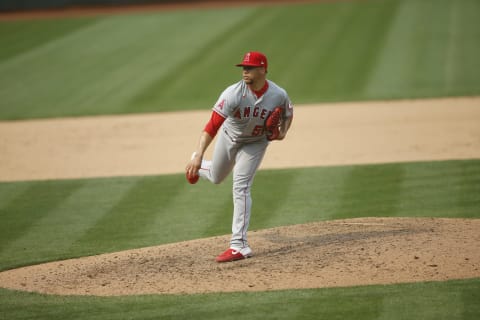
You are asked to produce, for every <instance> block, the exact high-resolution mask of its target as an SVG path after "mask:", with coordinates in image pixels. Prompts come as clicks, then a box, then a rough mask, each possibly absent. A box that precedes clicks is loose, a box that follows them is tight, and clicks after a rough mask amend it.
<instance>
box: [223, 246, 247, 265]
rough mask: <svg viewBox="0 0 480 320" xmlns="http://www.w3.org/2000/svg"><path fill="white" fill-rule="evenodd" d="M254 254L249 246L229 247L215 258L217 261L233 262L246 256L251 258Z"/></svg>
mask: <svg viewBox="0 0 480 320" xmlns="http://www.w3.org/2000/svg"><path fill="white" fill-rule="evenodd" d="M251 256H252V250H251V249H250V248H249V247H245V248H243V249H239V250H237V249H232V248H229V249H227V250H226V251H225V252H224V253H222V254H221V255H219V256H218V257H217V258H216V259H215V260H217V262H231V261H235V260H242V259H245V258H250V257H251Z"/></svg>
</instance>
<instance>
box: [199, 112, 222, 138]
mask: <svg viewBox="0 0 480 320" xmlns="http://www.w3.org/2000/svg"><path fill="white" fill-rule="evenodd" d="M224 121H225V118H224V117H222V116H221V115H220V114H218V113H217V112H215V111H213V112H212V116H211V117H210V121H208V123H207V125H206V126H205V128H204V129H203V130H204V131H205V132H207V133H208V134H209V135H210V137H212V138H214V137H215V136H216V135H217V131H218V129H220V127H221V126H222V124H223V122H224Z"/></svg>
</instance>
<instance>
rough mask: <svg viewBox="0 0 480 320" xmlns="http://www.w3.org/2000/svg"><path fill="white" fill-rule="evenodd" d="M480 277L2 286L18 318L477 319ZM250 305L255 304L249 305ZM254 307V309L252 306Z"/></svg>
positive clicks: (5, 304)
mask: <svg viewBox="0 0 480 320" xmlns="http://www.w3.org/2000/svg"><path fill="white" fill-rule="evenodd" d="M479 289H480V279H471V280H457V281H446V282H427V283H410V284H400V285H382V286H361V287H353V288H325V289H310V290H285V291H269V292H249V293H245V292H236V293H222V294H202V295H200V294H199V295H147V296H125V297H87V296H84V297H62V296H54V295H51V296H46V295H39V294H32V293H25V292H12V291H7V290H4V289H0V309H1V310H2V311H3V314H4V315H5V317H7V318H8V319H11V320H17V319H33V318H34V319H39V320H40V319H48V320H52V319H65V318H68V319H85V317H86V313H87V312H88V319H191V318H192V315H194V318H195V319H222V320H225V319H238V314H242V315H243V316H244V317H245V318H247V319H259V320H264V319H350V318H351V317H352V314H354V315H355V319H360V320H367V319H389V320H395V319H425V320H437V319H477V318H478V316H479V315H480V305H479V304H478V303H477V301H478V299H480V290H479ZM245 306H250V308H245ZM253 306H254V308H253Z"/></svg>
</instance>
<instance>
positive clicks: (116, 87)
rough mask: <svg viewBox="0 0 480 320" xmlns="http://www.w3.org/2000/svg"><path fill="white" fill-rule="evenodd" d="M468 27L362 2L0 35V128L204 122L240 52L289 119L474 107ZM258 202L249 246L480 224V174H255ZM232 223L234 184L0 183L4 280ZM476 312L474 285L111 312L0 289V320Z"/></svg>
mask: <svg viewBox="0 0 480 320" xmlns="http://www.w3.org/2000/svg"><path fill="white" fill-rule="evenodd" d="M479 14H480V2H478V1H475V0H385V1H380V0H378V1H377V0H366V1H360V2H357V1H352V2H338V3H336V2H327V3H321V4H302V5H293V6H275V7H259V6H249V7H241V8H229V9H209V10H201V11H196V10H191V11H181V12H175V11H172V12H163V13H162V12H156V13H144V14H131V15H117V16H97V17H89V18H71V19H54V20H53V19H47V20H26V21H16V22H12V21H9V22H6V21H3V22H0V119H5V120H12V119H29V118H44V117H62V116H83V115H96V114H114V113H115V114H117V113H137V112H158V111H167V110H186V109H209V108H210V107H211V105H212V104H213V103H214V101H215V100H216V98H217V96H218V95H219V93H220V91H221V90H222V89H223V88H224V87H225V86H226V85H227V84H229V83H231V82H234V81H237V80H238V79H239V70H238V69H236V68H235V67H233V65H234V64H235V63H237V62H238V60H240V59H241V56H242V55H243V52H245V51H248V50H251V49H256V50H261V51H264V52H265V53H267V55H268V56H269V57H270V72H269V74H270V77H271V79H272V80H274V81H276V82H277V83H279V84H280V85H282V86H284V87H285V88H286V89H287V90H288V92H289V94H290V96H291V98H292V100H293V101H294V102H295V103H307V102H321V101H342V100H367V99H397V98H421V97H441V96H459V95H478V94H479V92H480V73H479V72H478V70H480V60H479V59H478V57H479V56H480V42H479V41H478V38H479V30H480V28H479V26H480V22H479V21H480V20H478V16H479ZM187 21H188V23H187ZM259 30H260V31H261V32H259ZM292 130H294V128H293V129H292ZM446 134H447V133H446ZM0 142H1V137H0ZM0 146H1V144H0ZM0 152H1V151H0ZM0 157H1V153H0ZM275 190H278V192H279V193H281V194H285V195H286V196H285V198H284V199H278V197H276V196H275ZM252 192H253V197H254V207H253V210H254V211H253V217H252V221H251V230H256V229H263V228H269V227H274V226H281V225H288V224H297V223H304V222H309V221H319V220H330V219H343V218H353V217H370V216H385V217H395V216H398V217H400V216H401V217H450V218H480V160H475V159H473V160H468V161H467V160H463V161H455V160H452V161H441V162H422V163H398V164H384V165H362V166H339V167H328V168H308V169H289V170H263V171H261V172H259V173H258V175H257V177H256V182H255V186H254V188H253V191H252ZM272 203H273V205H272ZM212 204H213V205H212ZM231 211H232V204H231V181H226V182H225V183H223V184H221V185H210V184H206V183H203V184H202V185H201V186H200V185H198V186H195V187H192V186H190V185H188V184H187V183H186V182H185V178H184V175H183V174H178V175H167V176H153V177H128V178H127V177H112V178H103V179H81V180H60V181H54V180H52V181H26V182H8V183H7V182H4V183H0V221H1V223H0V270H5V269H10V268H14V267H18V266H24V265H30V264H35V263H41V262H46V261H53V260H58V259H64V258H70V257H79V256H84V255H91V254H97V253H104V252H113V251H117V250H124V249H131V248H139V247H144V246H152V245H159V244H163V243H171V242H176V241H181V240H189V239H195V238H201V237H208V236H213V235H221V234H228V233H229V232H230V224H231ZM479 298H480V279H471V280H462V281H449V282H438V283H436V282H433V283H416V284H404V285H389V286H366V287H353V288H335V289H315V290H289V291H278V292H259V293H230V294H207V295H173V296H164V295H150V296H135V297H111V298H98V297H60V296H47V295H41V294H34V293H24V292H16V291H10V290H5V289H0V319H9V320H10V319H13V320H17V319H233V318H238V317H239V316H242V317H245V318H248V319H353V318H354V319H365V320H366V319H478V318H479V317H480V307H479V304H478V301H479Z"/></svg>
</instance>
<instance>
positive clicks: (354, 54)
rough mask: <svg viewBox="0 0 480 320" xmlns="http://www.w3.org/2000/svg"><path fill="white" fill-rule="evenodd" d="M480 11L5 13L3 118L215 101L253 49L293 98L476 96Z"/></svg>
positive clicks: (412, 5)
mask: <svg viewBox="0 0 480 320" xmlns="http://www.w3.org/2000/svg"><path fill="white" fill-rule="evenodd" d="M479 13H480V2H478V1H476V0H369V1H352V2H343V1H341V2H328V3H318V4H315V3H314V4H301V5H294V6H292V5H290V6H273V7H270V6H269V7H261V6H251V7H240V8H227V9H217V10H214V9H212V10H199V11H195V10H186V11H177V12H156V13H144V14H132V15H117V16H97V17H90V18H75V19H56V20H48V19H47V20H32V21H28V20H27V21H16V22H12V21H8V22H6V21H4V22H0V97H1V99H0V119H20V118H36V117H58V116H80V115H87V114H88V115H95V114H106V113H109V114H111V113H136V112H158V111H166V110H178V109H209V108H210V107H211V106H212V104H213V103H214V102H215V101H216V98H217V97H218V95H219V94H220V92H221V91H222V90H223V89H224V88H225V87H226V85H228V84H230V83H233V82H234V81H237V80H238V79H239V76H240V73H239V72H240V70H239V69H237V68H235V67H233V65H234V64H235V63H237V62H239V61H240V59H241V56H242V55H243V53H244V52H245V51H249V50H252V49H255V50H261V51H264V52H265V53H266V54H267V55H268V56H269V57H270V77H271V78H272V79H273V80H274V81H276V82H278V83H279V84H280V85H282V86H284V87H285V88H287V89H288V92H289V93H290V96H291V98H292V99H293V101H294V102H295V103H316V102H321V101H340V100H367V99H396V98H421V97H434V96H435V97H437V96H454V95H457V96H458V95H478V94H479V93H480V73H479V72H478V70H480V59H478V57H479V56H480V42H479V41H478V38H479V34H478V30H479V29H480V28H479V27H480V20H479V19H478V15H479ZM187 22H188V23H187Z"/></svg>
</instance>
